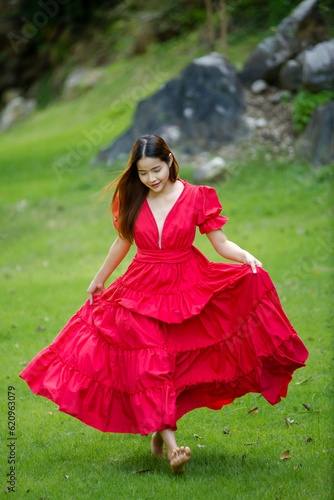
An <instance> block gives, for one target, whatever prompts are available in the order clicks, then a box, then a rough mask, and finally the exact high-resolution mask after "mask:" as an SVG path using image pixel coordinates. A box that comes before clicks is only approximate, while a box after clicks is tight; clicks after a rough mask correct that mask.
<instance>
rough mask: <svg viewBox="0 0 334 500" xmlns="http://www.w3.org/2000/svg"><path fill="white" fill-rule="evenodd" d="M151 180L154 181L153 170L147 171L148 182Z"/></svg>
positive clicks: (151, 182)
mask: <svg viewBox="0 0 334 500" xmlns="http://www.w3.org/2000/svg"><path fill="white" fill-rule="evenodd" d="M153 181H155V173H154V172H149V173H148V182H149V183H150V184H153Z"/></svg>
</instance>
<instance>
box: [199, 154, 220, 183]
mask: <svg viewBox="0 0 334 500" xmlns="http://www.w3.org/2000/svg"><path fill="white" fill-rule="evenodd" d="M226 168H227V167H226V162H225V160H224V159H223V158H221V157H220V156H215V157H214V158H212V160H210V161H208V162H207V163H205V164H204V165H202V166H200V167H199V168H197V169H196V170H195V172H194V181H196V182H197V183H198V184H200V183H203V184H204V183H206V182H209V183H210V182H213V181H215V180H217V179H219V178H221V177H222V176H223V175H224V174H225V172H226Z"/></svg>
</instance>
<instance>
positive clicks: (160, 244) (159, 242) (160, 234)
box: [145, 179, 186, 250]
mask: <svg viewBox="0 0 334 500" xmlns="http://www.w3.org/2000/svg"><path fill="white" fill-rule="evenodd" d="M177 180H178V181H179V182H181V183H182V184H183V189H182V191H181V193H180V194H179V196H178V197H177V198H176V200H175V201H174V203H173V205H172V206H171V208H170V209H169V211H168V213H167V215H166V217H165V220H164V222H163V224H162V228H161V233H160V232H159V227H158V224H157V220H156V218H155V216H154V213H153V210H152V208H151V207H150V204H149V202H148V200H147V198H145V201H146V204H147V206H148V208H149V211H150V213H151V216H152V218H153V220H154V222H155V227H156V228H157V233H158V247H159V249H160V250H161V246H162V235H163V232H164V228H165V224H166V220H167V219H168V216H169V214H170V213H171V211H172V210H173V208H174V207H175V205H176V204H177V202H178V201H179V199H180V198H181V196H182V194H183V192H184V190H185V188H186V182H183V181H181V179H177Z"/></svg>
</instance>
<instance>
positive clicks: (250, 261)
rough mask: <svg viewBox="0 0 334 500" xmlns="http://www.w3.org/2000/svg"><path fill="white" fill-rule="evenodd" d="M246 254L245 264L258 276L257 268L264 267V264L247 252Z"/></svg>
mask: <svg viewBox="0 0 334 500" xmlns="http://www.w3.org/2000/svg"><path fill="white" fill-rule="evenodd" d="M244 252H245V257H244V264H247V265H248V266H251V268H252V271H253V273H254V274H256V273H257V271H256V267H262V262H260V261H259V260H257V258H256V257H254V255H252V254H251V253H249V252H247V251H246V250H245V251H244Z"/></svg>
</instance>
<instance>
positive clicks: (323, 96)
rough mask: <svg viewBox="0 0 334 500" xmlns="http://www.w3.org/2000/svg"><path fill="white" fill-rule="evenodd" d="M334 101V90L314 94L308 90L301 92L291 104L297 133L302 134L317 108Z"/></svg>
mask: <svg viewBox="0 0 334 500" xmlns="http://www.w3.org/2000/svg"><path fill="white" fill-rule="evenodd" d="M332 99H334V91H333V90H324V91H323V92H319V93H318V94H313V93H312V92H310V91H308V90H300V91H299V92H298V93H297V94H296V96H295V97H294V99H293V101H292V104H291V112H292V122H293V127H294V129H295V130H296V132H302V131H303V130H304V128H305V127H306V125H307V124H308V122H309V121H310V118H311V115H312V113H313V111H314V110H315V108H316V107H318V106H320V105H321V104H326V103H327V102H329V101H331V100H332Z"/></svg>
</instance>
